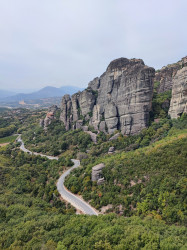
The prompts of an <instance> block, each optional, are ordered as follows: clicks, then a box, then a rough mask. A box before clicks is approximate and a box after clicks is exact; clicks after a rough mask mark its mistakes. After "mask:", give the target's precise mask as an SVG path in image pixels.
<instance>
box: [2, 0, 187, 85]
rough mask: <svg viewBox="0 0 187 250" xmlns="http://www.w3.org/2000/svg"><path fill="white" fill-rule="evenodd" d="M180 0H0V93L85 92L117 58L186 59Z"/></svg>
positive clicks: (184, 8) (185, 0)
mask: <svg viewBox="0 0 187 250" xmlns="http://www.w3.org/2000/svg"><path fill="white" fill-rule="evenodd" d="M186 13H187V0H0V88H1V89H15V88H19V89H20V88H21V89H23V88H24V89H26V88H28V89H34V88H37V89H38V88H41V87H44V86H47V85H51V86H56V87H60V86H63V85H75V86H79V87H86V86H87V84H88V82H89V81H90V80H92V79H93V78H94V77H96V76H100V75H101V74H102V73H103V72H104V71H105V69H106V67H107V65H108V64H109V62H110V61H111V60H113V59H116V58H119V57H127V58H142V59H143V60H144V62H145V64H147V65H149V66H153V67H155V68H156V69H158V68H161V67H162V66H164V65H167V64H169V63H173V62H176V61H178V60H180V59H181V57H184V56H186V55H187V30H186V25H187V14H186Z"/></svg>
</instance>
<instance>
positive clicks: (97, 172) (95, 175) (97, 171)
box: [92, 163, 105, 185]
mask: <svg viewBox="0 0 187 250" xmlns="http://www.w3.org/2000/svg"><path fill="white" fill-rule="evenodd" d="M104 167H105V165H104V164H103V163H100V164H98V165H96V166H94V167H93V168H92V181H97V184H98V185H99V184H102V183H103V182H104V178H103V177H102V169H103V168H104Z"/></svg>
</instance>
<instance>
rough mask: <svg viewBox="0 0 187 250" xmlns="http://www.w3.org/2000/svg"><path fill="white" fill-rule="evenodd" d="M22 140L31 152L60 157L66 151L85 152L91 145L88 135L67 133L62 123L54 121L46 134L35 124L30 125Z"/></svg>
mask: <svg viewBox="0 0 187 250" xmlns="http://www.w3.org/2000/svg"><path fill="white" fill-rule="evenodd" d="M23 139H24V142H25V144H26V146H27V147H28V148H29V149H30V150H31V151H35V152H43V153H46V154H49V155H54V156H56V155H61V154H63V152H65V151H67V150H70V151H71V152H72V153H73V152H74V153H75V152H78V151H82V152H85V151H86V149H87V148H88V147H91V145H92V144H93V143H92V140H91V137H90V135H88V134H86V133H84V132H83V131H81V130H74V131H68V132H67V131H66V130H65V128H64V126H63V125H62V123H61V122H59V121H56V120H55V121H53V122H52V123H51V124H50V126H49V127H48V130H47V131H46V132H45V131H44V130H43V128H41V127H39V126H38V125H37V124H36V125H35V124H34V125H33V124H32V125H31V127H30V129H28V130H27V131H26V132H23Z"/></svg>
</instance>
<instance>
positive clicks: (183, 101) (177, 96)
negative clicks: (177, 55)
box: [169, 66, 187, 118]
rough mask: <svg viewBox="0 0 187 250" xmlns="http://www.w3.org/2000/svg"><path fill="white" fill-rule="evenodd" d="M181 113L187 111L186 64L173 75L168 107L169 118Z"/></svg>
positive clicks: (178, 115)
mask: <svg viewBox="0 0 187 250" xmlns="http://www.w3.org/2000/svg"><path fill="white" fill-rule="evenodd" d="M183 113H187V66H186V67H183V68H182V69H181V70H178V71H177V74H176V75H175V78H174V80H173V88H172V98H171V102H170V108H169V115H170V116H171V118H178V117H180V116H181V115H182V114H183Z"/></svg>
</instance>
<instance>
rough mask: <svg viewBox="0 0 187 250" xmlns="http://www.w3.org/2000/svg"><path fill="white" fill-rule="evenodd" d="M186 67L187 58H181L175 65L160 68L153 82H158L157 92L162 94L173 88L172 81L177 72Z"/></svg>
mask: <svg viewBox="0 0 187 250" xmlns="http://www.w3.org/2000/svg"><path fill="white" fill-rule="evenodd" d="M184 66H187V56H186V57H183V58H182V59H181V60H180V61H178V62H177V63H173V64H169V65H167V66H164V67H162V68H161V69H160V70H158V71H156V73H155V79H154V81H155V82H160V84H159V86H158V88H157V92H158V93H163V92H165V91H168V90H171V89H172V86H173V80H174V77H175V75H176V74H177V71H178V70H180V69H181V68H183V67H184Z"/></svg>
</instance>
